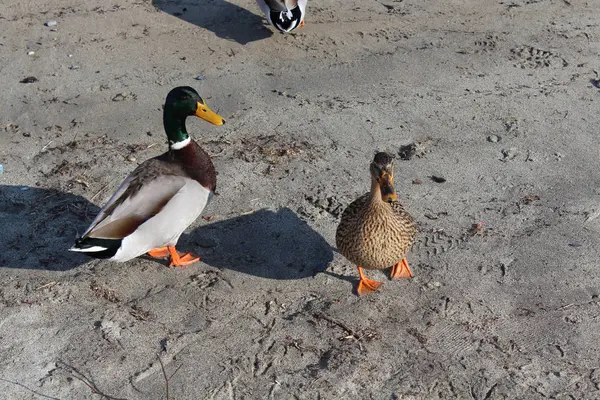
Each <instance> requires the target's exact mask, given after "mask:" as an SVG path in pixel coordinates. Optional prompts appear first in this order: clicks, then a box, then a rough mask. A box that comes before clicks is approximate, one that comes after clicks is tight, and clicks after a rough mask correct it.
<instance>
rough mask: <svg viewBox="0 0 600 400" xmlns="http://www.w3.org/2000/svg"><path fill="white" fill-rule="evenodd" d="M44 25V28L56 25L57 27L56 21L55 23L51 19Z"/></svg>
mask: <svg viewBox="0 0 600 400" xmlns="http://www.w3.org/2000/svg"><path fill="white" fill-rule="evenodd" d="M44 25H46V26H48V27H51V26H56V25H58V22H56V21H55V20H53V19H50V20H48V21H46V23H45V24H44Z"/></svg>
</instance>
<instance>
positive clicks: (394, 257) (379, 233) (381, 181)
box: [335, 153, 417, 295]
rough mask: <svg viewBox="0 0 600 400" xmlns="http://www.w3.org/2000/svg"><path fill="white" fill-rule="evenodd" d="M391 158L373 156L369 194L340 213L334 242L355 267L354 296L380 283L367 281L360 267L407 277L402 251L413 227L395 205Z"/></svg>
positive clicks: (373, 289) (407, 215)
mask: <svg viewBox="0 0 600 400" xmlns="http://www.w3.org/2000/svg"><path fill="white" fill-rule="evenodd" d="M393 183H394V169H393V161H392V157H391V156H390V155H389V154H387V153H377V154H376V155H375V159H374V160H373V162H372V163H371V192H369V193H366V194H364V195H363V196H361V197H359V198H358V199H356V200H354V201H353V202H352V203H351V204H350V205H349V206H348V207H347V208H346V209H345V210H344V213H343V214H342V220H341V221H340V224H339V226H338V228H337V232H336V235H335V242H336V245H337V247H338V249H339V250H340V252H341V253H342V255H343V256H344V257H346V258H347V259H348V260H350V261H351V262H353V263H354V264H356V266H357V268H358V273H359V275H360V281H359V283H358V294H359V295H363V294H367V293H370V292H373V291H375V290H377V288H378V287H379V286H380V285H381V282H377V281H374V280H371V279H368V278H366V277H365V275H364V274H363V270H362V268H366V269H385V268H389V267H392V273H391V278H410V277H411V276H412V273H411V271H410V268H409V267H408V263H407V262H406V258H405V256H406V252H407V251H408V249H409V248H410V246H411V245H412V244H413V241H414V239H415V235H416V233H417V228H416V227H415V223H414V221H413V219H412V217H411V216H410V215H409V214H408V213H407V212H406V211H404V207H402V205H401V204H400V203H398V202H397V195H396V191H395V189H394V186H393Z"/></svg>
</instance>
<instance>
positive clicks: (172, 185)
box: [70, 86, 225, 266]
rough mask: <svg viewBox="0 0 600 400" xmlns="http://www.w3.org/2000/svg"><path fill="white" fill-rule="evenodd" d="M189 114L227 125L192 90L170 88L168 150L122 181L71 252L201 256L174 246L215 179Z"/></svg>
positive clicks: (124, 257) (120, 257) (185, 259)
mask: <svg viewBox="0 0 600 400" xmlns="http://www.w3.org/2000/svg"><path fill="white" fill-rule="evenodd" d="M192 115H195V116H197V117H200V118H202V119H204V120H206V121H208V122H210V123H212V124H214V125H223V124H224V123H225V120H224V119H223V118H222V117H221V116H219V115H218V114H216V113H215V112H213V111H212V110H211V109H210V108H208V106H207V105H206V103H205V102H204V100H203V99H202V97H200V95H199V94H198V92H196V91H195V90H194V89H193V88H191V87H187V86H186V87H177V88H175V89H173V90H171V91H170V92H169V94H168V95H167V99H166V101H165V106H164V112H163V124H164V128H165V131H166V133H167V138H168V139H169V151H167V152H166V153H164V154H162V155H160V156H158V157H154V158H151V159H149V160H146V161H145V162H143V163H141V164H140V165H139V166H138V167H137V168H136V169H135V170H134V171H133V172H132V173H131V174H130V175H129V176H128V177H127V178H126V179H125V181H123V183H122V184H121V186H119V188H118V189H117V191H116V192H115V194H114V195H113V196H112V197H111V198H110V200H109V201H108V203H107V204H106V205H105V206H104V207H102V209H101V210H100V212H99V213H98V215H97V216H96V218H95V219H94V221H93V222H92V223H91V225H90V226H89V228H88V229H87V230H86V231H85V233H84V234H83V235H82V236H81V237H80V238H78V239H76V240H75V245H74V246H73V247H72V248H71V249H70V250H71V251H78V252H82V253H85V254H87V255H89V256H92V257H96V258H105V259H110V260H112V261H120V262H124V261H128V260H131V259H132V258H135V257H138V256H140V255H142V254H144V253H148V254H149V255H150V256H152V257H155V258H165V257H170V258H171V263H170V265H171V266H183V265H189V264H192V263H194V262H196V261H198V260H199V257H196V256H194V255H192V254H189V253H188V254H181V253H179V252H177V250H176V249H175V244H176V243H177V241H178V240H179V237H180V236H181V234H182V233H183V231H184V230H185V229H186V228H187V227H188V226H189V225H190V224H191V223H192V222H194V221H195V220H196V218H198V216H199V215H200V213H201V212H202V210H203V209H204V207H205V206H206V204H207V203H208V202H209V201H210V199H211V198H212V195H213V193H214V190H215V187H216V182H217V176H216V173H215V168H214V166H213V164H212V161H211V160H210V156H209V155H208V154H207V153H206V152H205V151H204V150H202V149H201V148H200V146H199V145H198V144H197V143H196V142H195V141H193V140H192V139H191V138H190V136H189V134H188V132H187V130H186V127H185V120H186V118H187V117H189V116H192Z"/></svg>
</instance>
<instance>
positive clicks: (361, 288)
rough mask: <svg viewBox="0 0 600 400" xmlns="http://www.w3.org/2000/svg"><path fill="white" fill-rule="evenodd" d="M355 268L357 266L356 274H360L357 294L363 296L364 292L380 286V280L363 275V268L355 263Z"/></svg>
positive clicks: (372, 290)
mask: <svg viewBox="0 0 600 400" xmlns="http://www.w3.org/2000/svg"><path fill="white" fill-rule="evenodd" d="M356 268H358V274H359V275H360V281H358V289H357V292H358V295H359V296H363V295H365V294H368V293H371V292H375V291H376V290H377V288H378V287H379V286H381V282H377V281H374V280H372V279H369V278H367V277H366V276H365V274H364V273H363V270H362V268H361V267H359V266H358V265H357V266H356Z"/></svg>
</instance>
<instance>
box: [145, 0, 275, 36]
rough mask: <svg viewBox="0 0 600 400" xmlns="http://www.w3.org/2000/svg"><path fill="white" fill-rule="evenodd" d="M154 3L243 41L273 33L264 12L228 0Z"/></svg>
mask: <svg viewBox="0 0 600 400" xmlns="http://www.w3.org/2000/svg"><path fill="white" fill-rule="evenodd" d="M152 4H153V5H154V7H156V8H157V9H159V10H161V11H163V12H166V13H167V14H171V15H173V16H176V17H177V18H180V19H182V20H184V21H186V22H189V23H191V24H194V25H197V26H200V27H202V28H204V29H207V30H209V31H211V32H213V33H214V34H215V35H217V36H218V37H220V38H223V39H227V40H233V41H235V42H237V43H239V44H242V45H245V44H247V43H250V42H254V41H257V40H262V39H266V38H268V37H270V36H271V35H273V32H272V31H270V30H269V29H268V28H267V27H265V25H264V22H263V18H262V17H261V16H259V15H257V14H254V13H252V12H250V11H248V10H246V9H245V8H242V7H240V6H237V5H235V4H232V3H229V2H227V1H225V0H200V1H197V2H188V1H184V0H152ZM257 11H258V10H257Z"/></svg>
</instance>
